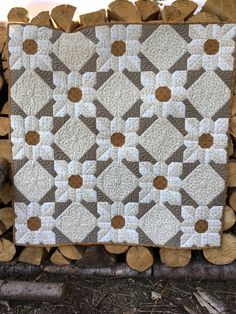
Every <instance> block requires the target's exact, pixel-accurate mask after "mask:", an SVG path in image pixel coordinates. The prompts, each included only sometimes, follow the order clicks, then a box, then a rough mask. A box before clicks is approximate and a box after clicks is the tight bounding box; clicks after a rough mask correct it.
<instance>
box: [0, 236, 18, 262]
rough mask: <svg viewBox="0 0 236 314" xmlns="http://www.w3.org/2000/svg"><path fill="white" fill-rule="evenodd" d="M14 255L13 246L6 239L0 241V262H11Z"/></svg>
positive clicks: (14, 249)
mask: <svg viewBox="0 0 236 314" xmlns="http://www.w3.org/2000/svg"><path fill="white" fill-rule="evenodd" d="M15 254H16V248H15V245H14V244H13V243H12V242H11V241H9V240H7V239H3V238H2V239H0V262H10V261H12V260H13V258H14V256H15Z"/></svg>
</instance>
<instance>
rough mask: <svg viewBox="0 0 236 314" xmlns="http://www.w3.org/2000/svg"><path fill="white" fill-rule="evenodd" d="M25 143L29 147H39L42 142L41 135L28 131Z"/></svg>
mask: <svg viewBox="0 0 236 314" xmlns="http://www.w3.org/2000/svg"><path fill="white" fill-rule="evenodd" d="M25 141H26V143H27V144H28V145H37V144H38V143H39V141H40V135H39V134H38V132H37V131H28V132H27V133H26V134H25Z"/></svg>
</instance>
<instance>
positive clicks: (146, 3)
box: [135, 0, 160, 22]
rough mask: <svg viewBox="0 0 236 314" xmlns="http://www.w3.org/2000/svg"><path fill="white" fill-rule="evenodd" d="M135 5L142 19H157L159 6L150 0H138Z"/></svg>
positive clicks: (145, 20)
mask: <svg viewBox="0 0 236 314" xmlns="http://www.w3.org/2000/svg"><path fill="white" fill-rule="evenodd" d="M135 5H136V7H137V9H138V11H139V13H140V15H141V18H142V21H144V22H147V21H152V20H157V19H158V17H159V13H160V7H159V5H158V4H157V3H155V2H153V1H152V0H138V1H136V2H135Z"/></svg>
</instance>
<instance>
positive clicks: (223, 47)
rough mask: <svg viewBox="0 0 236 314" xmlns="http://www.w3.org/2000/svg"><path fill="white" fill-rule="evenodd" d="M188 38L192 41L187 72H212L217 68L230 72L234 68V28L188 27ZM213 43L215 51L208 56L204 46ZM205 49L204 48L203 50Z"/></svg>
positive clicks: (228, 26)
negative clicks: (202, 70) (203, 70)
mask: <svg viewBox="0 0 236 314" xmlns="http://www.w3.org/2000/svg"><path fill="white" fill-rule="evenodd" d="M189 36H190V37H191V38H192V39H193V40H192V41H191V42H190V44H189V46H188V51H189V52H190V54H191V57H190V58H189V59H188V70H200V69H201V68H202V67H203V68H204V69H205V70H207V71H213V70H215V69H217V68H218V67H219V68H220V69H221V70H223V71H232V70H233V67H234V57H233V52H234V49H235V36H236V26H235V25H234V24H226V25H222V26H221V25H217V24H214V25H212V24H211V25H206V26H204V25H189ZM209 41H213V44H214V45H215V51H212V54H209V52H207V50H206V45H208V44H209ZM204 47H205V48H204Z"/></svg>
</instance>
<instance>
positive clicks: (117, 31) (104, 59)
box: [96, 25, 142, 72]
mask: <svg viewBox="0 0 236 314" xmlns="http://www.w3.org/2000/svg"><path fill="white" fill-rule="evenodd" d="M141 32H142V26H141V25H127V26H126V25H113V26H111V27H110V26H101V27H96V37H97V38H98V40H99V41H98V43H97V54H98V56H99V57H98V59H97V71H99V72H107V71H109V70H110V69H112V70H114V71H123V70H124V69H127V70H129V71H133V72H137V71H140V69H141V67H140V64H141V63H140V58H139V56H138V54H139V52H140V47H141V43H140V41H139V38H140V36H141ZM117 42H122V44H123V45H124V47H123V49H124V51H123V53H121V54H120V55H119V56H116V55H114V54H113V53H112V45H115V44H116V43H117ZM114 43H115V44H114Z"/></svg>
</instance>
